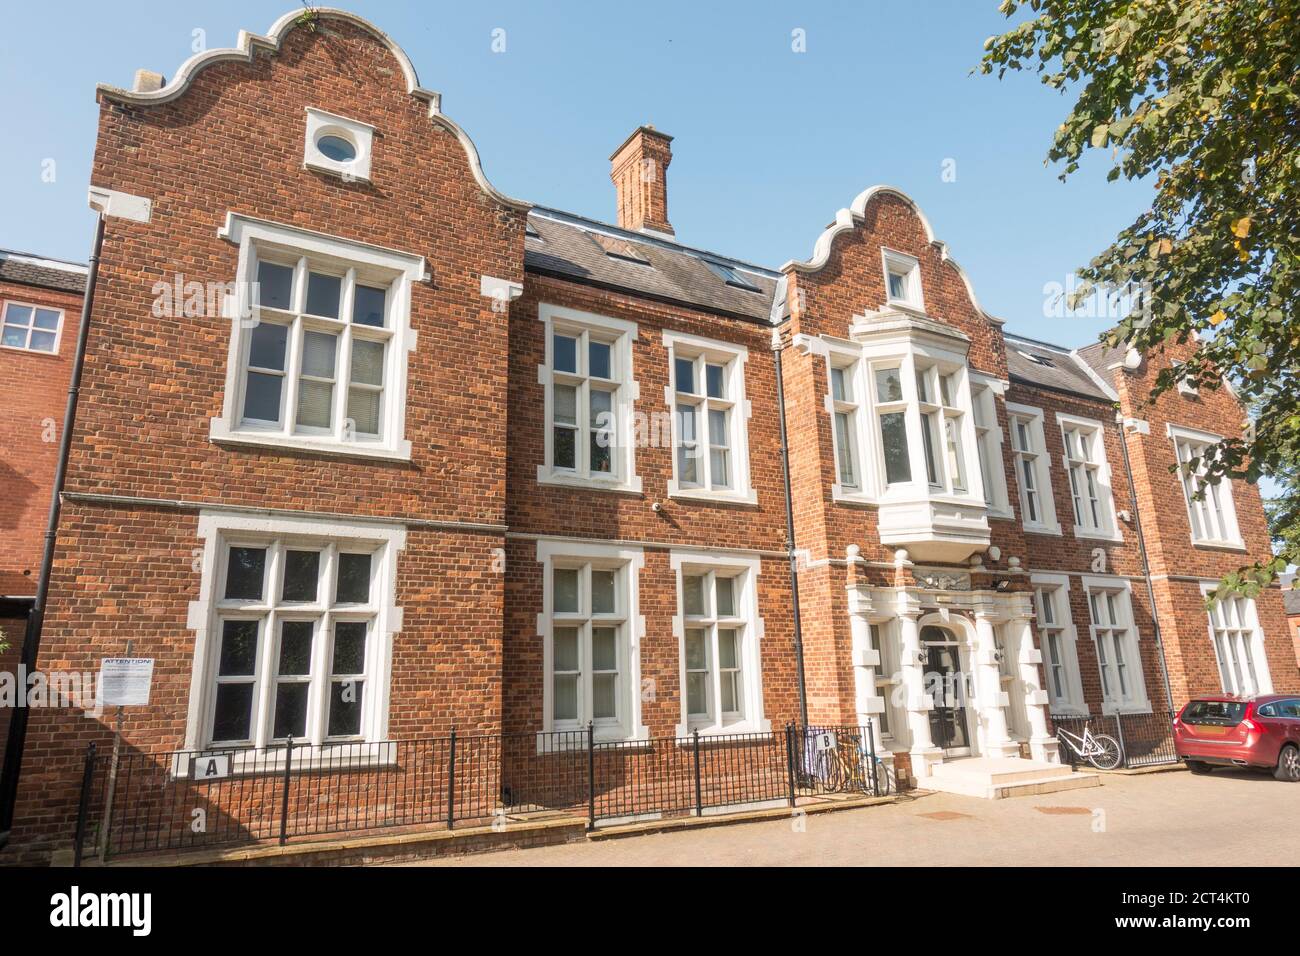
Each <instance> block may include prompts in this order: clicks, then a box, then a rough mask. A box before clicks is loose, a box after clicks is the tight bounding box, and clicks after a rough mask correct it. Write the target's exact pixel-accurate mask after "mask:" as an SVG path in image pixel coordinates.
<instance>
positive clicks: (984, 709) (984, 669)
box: [975, 608, 1020, 757]
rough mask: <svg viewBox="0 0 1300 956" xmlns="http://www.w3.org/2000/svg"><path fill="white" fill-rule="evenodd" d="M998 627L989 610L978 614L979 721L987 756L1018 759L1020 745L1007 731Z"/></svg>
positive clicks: (976, 632)
mask: <svg viewBox="0 0 1300 956" xmlns="http://www.w3.org/2000/svg"><path fill="white" fill-rule="evenodd" d="M996 626H997V625H996V624H995V623H994V619H993V617H992V616H991V614H990V609H988V608H976V611H975V650H976V656H977V658H978V660H979V663H978V664H977V665H976V667H977V668H978V670H977V675H978V681H979V719H980V727H981V728H982V729H983V732H984V741H983V743H984V753H983V756H985V757H1019V756H1020V745H1019V744H1018V743H1016V742H1015V741H1014V740H1012V739H1011V734H1010V733H1008V731H1007V711H1006V707H1007V704H1008V698H1007V692H1006V691H1004V690H1003V689H1002V667H1001V666H1000V665H999V663H998V642H997V634H996V632H995V631H994V628H995V627H996Z"/></svg>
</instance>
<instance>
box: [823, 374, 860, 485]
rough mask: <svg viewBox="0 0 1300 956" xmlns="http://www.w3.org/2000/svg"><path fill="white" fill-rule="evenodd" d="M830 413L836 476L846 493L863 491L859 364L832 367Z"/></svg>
mask: <svg viewBox="0 0 1300 956" xmlns="http://www.w3.org/2000/svg"><path fill="white" fill-rule="evenodd" d="M830 378H831V382H830V384H831V415H832V420H833V422H834V426H835V428H834V435H833V437H832V442H833V443H834V446H835V477H836V481H837V482H838V484H839V488H840V489H841V490H842V491H845V492H850V493H852V492H859V491H861V490H862V478H861V468H860V466H859V464H858V401H857V384H856V382H855V381H854V379H855V378H856V364H855V363H848V364H844V365H832V366H830Z"/></svg>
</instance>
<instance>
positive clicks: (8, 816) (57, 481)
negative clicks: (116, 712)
mask: <svg viewBox="0 0 1300 956" xmlns="http://www.w3.org/2000/svg"><path fill="white" fill-rule="evenodd" d="M106 218H107V217H106V216H105V215H104V214H103V213H100V215H99V219H98V221H97V222H96V223H95V242H94V245H93V246H92V247H91V252H90V268H89V271H88V272H87V273H86V293H85V295H84V296H83V297H82V300H81V328H80V329H78V330H77V351H76V355H75V356H74V357H73V360H72V379H71V381H70V382H69V383H68V404H67V407H66V408H65V409H64V412H63V434H62V435H61V436H60V438H59V460H58V464H57V465H56V466H55V469H54V488H53V490H52V493H51V494H50V514H49V519H48V521H47V523H46V526H45V551H44V553H43V554H42V556H41V573H40V577H39V578H38V579H37V582H36V600H35V602H34V603H33V604H32V608H31V610H30V611H29V612H28V614H27V634H26V636H25V637H24V639H23V653H22V657H21V663H20V665H19V670H20V673H25V674H33V673H35V672H36V657H37V654H38V653H39V652H40V649H41V629H42V626H43V625H44V623H45V599H46V596H47V594H48V592H49V589H50V569H51V568H53V567H54V542H55V538H56V536H57V535H58V530H59V508H60V501H61V497H62V495H63V482H64V479H65V478H66V477H67V471H68V453H69V452H70V451H71V449H72V429H73V426H74V425H75V424H76V421H77V398H78V396H79V395H80V392H81V370H82V367H83V365H84V364H85V360H86V337H87V334H88V333H89V332H90V307H91V303H93V302H94V300H95V281H96V279H97V278H98V277H99V252H100V249H102V248H103V246H104V222H105V220H106ZM17 691H18V699H17V700H16V701H15V704H16V706H15V708H14V712H13V716H12V718H11V719H10V721H9V736H8V739H7V740H6V742H5V759H4V767H3V768H2V769H0V850H2V849H4V848H5V846H6V845H8V843H9V833H10V831H11V830H12V829H13V823H14V806H15V805H16V803H17V801H18V777H19V774H20V773H21V772H22V765H23V747H24V746H25V745H26V743H27V719H28V715H29V713H30V708H29V707H27V703H26V701H27V688H26V687H19V688H17Z"/></svg>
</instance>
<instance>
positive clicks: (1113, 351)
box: [1079, 342, 1124, 383]
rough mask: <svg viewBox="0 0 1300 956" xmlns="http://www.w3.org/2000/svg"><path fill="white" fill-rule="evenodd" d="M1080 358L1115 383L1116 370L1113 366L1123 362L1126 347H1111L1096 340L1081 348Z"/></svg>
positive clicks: (1106, 379)
mask: <svg viewBox="0 0 1300 956" xmlns="http://www.w3.org/2000/svg"><path fill="white" fill-rule="evenodd" d="M1079 358H1081V359H1083V360H1084V361H1085V362H1087V363H1088V365H1089V366H1090V367H1091V368H1092V370H1093V371H1094V372H1096V373H1097V374H1098V375H1100V376H1101V377H1102V378H1103V379H1104V380H1105V381H1107V382H1111V383H1114V381H1115V372H1114V369H1113V366H1115V365H1119V364H1121V363H1123V361H1124V349H1122V348H1111V347H1110V346H1108V345H1105V344H1103V343H1101V342H1094V343H1093V344H1092V345H1089V346H1088V347H1087V348H1082V349H1079Z"/></svg>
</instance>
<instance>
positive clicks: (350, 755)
mask: <svg viewBox="0 0 1300 956" xmlns="http://www.w3.org/2000/svg"><path fill="white" fill-rule="evenodd" d="M197 536H198V538H199V540H200V541H202V542H203V547H202V557H201V560H200V574H201V578H200V585H199V598H198V600H197V601H192V602H190V605H189V609H188V620H187V624H186V626H187V628H188V629H189V630H191V631H193V632H194V657H193V664H192V672H191V676H190V695H189V704H188V709H187V713H186V724H185V748H184V749H185V750H195V751H197V750H202V749H203V748H204V747H207V746H209V743H210V741H209V739H208V734H209V732H210V728H211V721H212V714H213V707H214V705H215V675H216V668H217V656H218V654H219V653H220V650H221V633H220V631H219V629H218V627H217V622H218V619H219V617H220V616H221V614H222V610H223V609H222V604H223V601H222V595H223V593H224V592H223V587H224V580H225V574H226V561H227V556H228V554H229V549H230V548H231V547H239V546H243V545H252V546H259V547H260V546H266V545H268V544H270V543H272V542H288V543H289V544H291V545H292V544H293V543H301V544H303V545H304V546H320V547H328V546H333V547H335V548H345V549H349V548H350V549H357V550H365V551H370V552H371V553H372V554H373V558H372V563H371V597H370V605H369V607H371V608H372V609H373V613H374V622H375V623H374V627H373V631H372V632H371V633H370V634H369V636H368V637H367V646H366V678H365V691H364V693H363V695H362V707H363V712H362V720H361V734H360V735H359V737H358V738H356V739H359V740H361V741H364V742H366V743H369V744H374V747H367V746H358V745H357V743H356V742H354V740H351V739H349V740H347V741H342V742H333V741H330V740H328V739H327V738H326V737H325V736H324V733H323V727H322V726H320V725H319V723H317V724H316V725H315V727H314V732H309V739H308V740H306V741H302V742H301V743H302V744H303V746H302V747H301V749H300V748H297V747H295V749H294V766H295V767H303V768H309V767H311V766H314V765H326V766H340V765H341V766H346V765H347V764H348V762H349V761H358V762H362V763H374V762H375V760H376V759H379V760H381V761H382V760H383V759H385V758H384V755H383V754H382V753H381V750H382V749H383V747H384V745H383V744H382V743H378V742H381V741H384V740H385V738H386V737H387V735H388V709H389V699H390V691H391V672H392V648H393V638H394V635H395V634H396V633H397V632H399V631H401V629H402V608H401V607H399V606H397V604H396V588H397V583H396V582H397V574H396V564H397V556H398V552H399V551H401V550H402V549H403V548H404V547H405V546H406V528H405V527H404V526H402V525H394V524H391V523H384V522H373V523H372V522H362V521H346V520H335V519H320V518H307V517H291V516H275V517H263V516H256V515H247V514H235V513H231V512H225V511H220V510H214V509H205V510H203V511H200V512H199V524H198V535H197ZM264 580H265V583H264V587H266V588H271V587H273V586H274V584H275V581H276V575H275V573H274V572H273V571H272V570H271V569H270V568H268V569H267V571H266V575H265V579H264ZM267 597H268V598H269V597H270V595H269V594H268V595H267ZM318 598H320V599H322V600H325V601H326V603H328V599H327V598H324V597H323V596H320V595H318ZM326 645H327V642H325V641H322V640H317V641H316V642H315V648H314V653H316V654H318V655H323V654H324V653H325V650H326ZM276 647H277V641H276V640H272V639H264V640H262V641H261V643H260V645H259V658H260V660H259V663H258V680H259V687H260V688H261V689H260V690H259V691H258V693H259V699H260V700H261V701H263V702H264V701H265V699H266V696H267V694H268V693H269V692H270V691H273V690H274V688H269V690H268V687H269V685H268V684H267V681H269V680H271V679H270V677H269V676H266V677H264V675H270V674H273V673H274V672H275V664H274V661H273V660H272V655H273V653H274V651H275V649H276ZM318 663H319V664H320V665H321V666H324V664H325V662H323V661H320V662H318ZM316 670H317V668H316V667H313V671H316ZM270 719H271V718H270V715H269V714H267V713H265V709H264V707H259V708H257V709H256V710H255V717H254V720H255V722H256V724H255V726H256V728H257V729H256V731H255V734H256V737H255V740H254V742H253V743H254V746H253V747H246V748H239V747H231V746H229V745H224V744H223V745H218V746H217V747H216V748H215V749H216V750H219V751H223V752H226V751H233V752H234V754H235V758H236V759H235V768H236V770H243V771H245V772H252V771H253V770H255V769H256V770H258V771H263V770H266V769H269V768H270V767H271V766H273V765H274V762H275V759H276V757H275V756H274V754H272V755H271V756H270V757H268V752H267V751H266V750H259V748H264V747H266V744H267V742H268V741H269V735H270ZM309 726H310V725H309ZM268 761H269V762H268ZM281 766H282V764H281ZM176 772H177V773H178V774H181V775H183V774H184V773H187V772H188V770H187V768H185V767H183V766H178V767H177V768H176Z"/></svg>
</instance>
